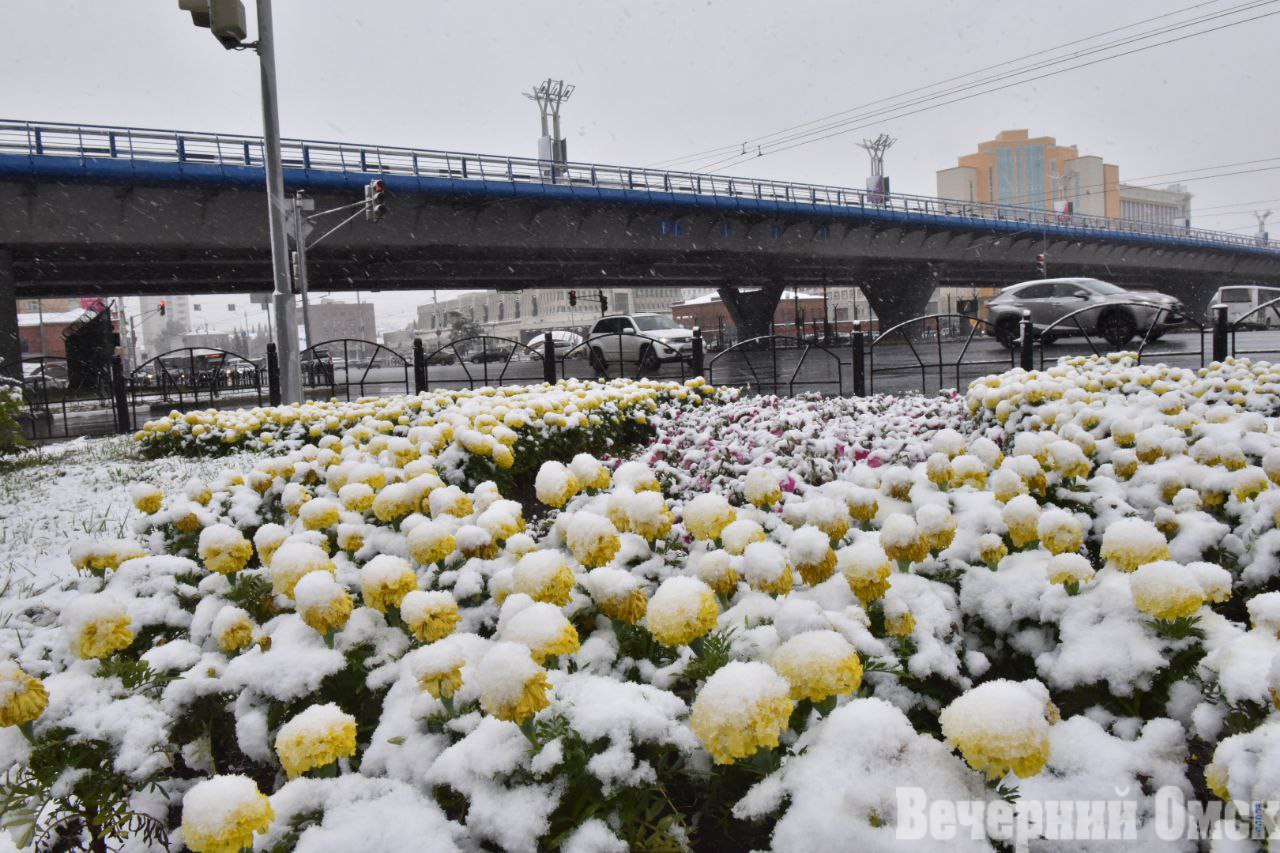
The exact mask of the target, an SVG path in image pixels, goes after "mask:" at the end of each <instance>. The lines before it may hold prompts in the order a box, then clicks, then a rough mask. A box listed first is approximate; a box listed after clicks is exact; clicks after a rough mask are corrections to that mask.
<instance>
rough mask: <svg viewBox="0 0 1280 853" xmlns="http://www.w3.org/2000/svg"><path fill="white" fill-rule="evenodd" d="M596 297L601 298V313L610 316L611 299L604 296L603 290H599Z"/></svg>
mask: <svg viewBox="0 0 1280 853" xmlns="http://www.w3.org/2000/svg"><path fill="white" fill-rule="evenodd" d="M596 295H597V296H599V297H600V313H601V314H608V313H609V297H607V296H605V295H604V291H603V290H597V291H596Z"/></svg>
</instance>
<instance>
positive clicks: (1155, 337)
mask: <svg viewBox="0 0 1280 853" xmlns="http://www.w3.org/2000/svg"><path fill="white" fill-rule="evenodd" d="M1163 337H1164V332H1152V333H1151V334H1149V335H1147V343H1149V344H1154V343H1155V342H1156V341H1158V340H1160V339H1161V338H1163Z"/></svg>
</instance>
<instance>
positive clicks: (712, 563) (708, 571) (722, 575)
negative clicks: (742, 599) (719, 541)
mask: <svg viewBox="0 0 1280 853" xmlns="http://www.w3.org/2000/svg"><path fill="white" fill-rule="evenodd" d="M693 571H694V574H696V575H697V576H698V580H700V581H702V582H703V583H705V584H706V585H707V586H709V587H711V589H712V590H714V591H715V593H716V595H729V594H731V593H732V592H733V591H734V590H735V589H737V588H738V581H739V577H738V573H737V571H735V570H734V568H733V561H732V560H731V559H730V557H729V553H728V552H727V551H724V550H721V549H716V550H714V551H708V552H706V553H705V554H703V555H702V556H701V557H699V558H698V562H697V563H696V564H695V565H694V569H693Z"/></svg>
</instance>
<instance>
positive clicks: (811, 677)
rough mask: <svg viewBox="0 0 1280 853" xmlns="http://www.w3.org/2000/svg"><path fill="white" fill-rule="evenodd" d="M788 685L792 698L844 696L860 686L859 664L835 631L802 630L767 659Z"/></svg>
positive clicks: (856, 656)
mask: <svg viewBox="0 0 1280 853" xmlns="http://www.w3.org/2000/svg"><path fill="white" fill-rule="evenodd" d="M769 663H770V665H771V666H772V667H773V668H774V669H776V670H777V671H778V672H779V673H780V674H781V675H782V677H783V678H785V679H786V680H787V682H788V683H789V684H790V685H791V698H792V699H808V700H809V701H811V702H821V701H823V700H825V699H826V698H828V697H829V696H845V695H848V694H850V693H853V692H855V691H856V690H857V689H858V687H859V685H861V684H862V661H861V660H860V659H859V658H858V653H857V651H855V650H854V648H853V646H851V645H850V644H849V641H848V640H846V639H845V638H844V637H842V636H840V635H839V634H837V633H836V632H835V631H805V632H804V633H801V634H797V635H795V636H794V637H792V638H791V639H789V640H787V641H786V642H785V643H783V644H782V645H780V646H778V650H777V651H775V652H774V653H773V657H772V658H771V659H770V660H769Z"/></svg>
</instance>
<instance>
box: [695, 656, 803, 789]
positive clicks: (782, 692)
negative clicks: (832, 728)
mask: <svg viewBox="0 0 1280 853" xmlns="http://www.w3.org/2000/svg"><path fill="white" fill-rule="evenodd" d="M791 690H792V688H791V685H790V684H788V682H787V680H786V679H785V678H783V677H782V676H780V675H778V673H776V672H775V671H774V670H773V669H772V668H771V667H770V666H769V665H768V664H766V663H759V662H756V661H751V662H746V661H733V662H732V663H729V664H726V665H725V666H723V667H721V668H720V669H718V670H717V671H716V672H715V674H714V675H712V676H711V677H710V678H708V679H707V682H706V684H704V685H703V687H702V690H701V691H699V693H698V696H697V698H696V699H694V701H693V710H692V712H691V713H690V715H689V727H690V728H692V729H693V733H694V734H695V735H697V736H698V740H700V741H702V745H703V746H705V747H706V749H707V751H708V752H710V753H711V758H712V759H713V760H714V761H715V763H716V764H732V763H733V762H734V761H737V760H738V759H740V758H748V757H750V756H752V755H754V754H755V753H756V752H758V751H759V750H761V749H765V748H771V747H775V746H777V745H778V739H779V737H780V736H781V735H782V733H783V732H784V731H786V729H787V725H788V723H789V721H790V719H791V711H792V709H793V708H794V707H795V703H794V702H793V701H792V700H791Z"/></svg>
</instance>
